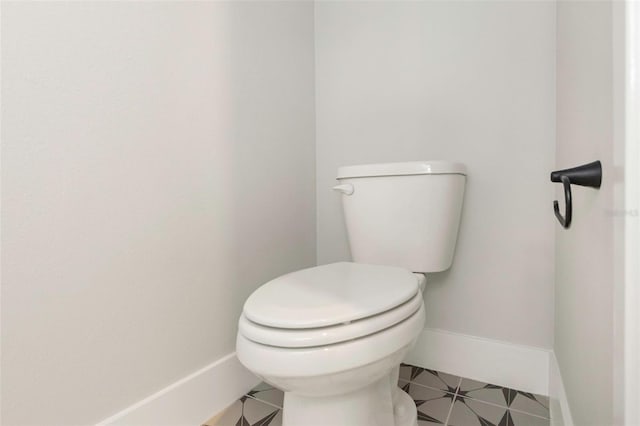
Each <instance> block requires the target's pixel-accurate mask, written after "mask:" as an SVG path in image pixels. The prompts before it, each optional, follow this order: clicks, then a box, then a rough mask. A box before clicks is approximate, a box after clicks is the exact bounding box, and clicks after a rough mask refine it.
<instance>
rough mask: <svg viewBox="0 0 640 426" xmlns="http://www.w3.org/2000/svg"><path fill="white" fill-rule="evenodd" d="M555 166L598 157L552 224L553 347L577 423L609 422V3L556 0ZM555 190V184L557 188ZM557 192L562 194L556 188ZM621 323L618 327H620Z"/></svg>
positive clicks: (614, 250)
mask: <svg viewBox="0 0 640 426" xmlns="http://www.w3.org/2000/svg"><path fill="white" fill-rule="evenodd" d="M557 7H558V11H557V20H558V21H557V46H558V47H557V114H558V119H557V120H558V121H557V150H556V165H557V166H558V167H559V168H564V167H570V166H574V165H579V164H582V163H587V162H591V161H594V160H596V159H597V160H600V161H601V162H602V166H603V182H602V188H601V189H600V190H594V189H590V188H579V187H578V188H574V190H573V193H572V196H573V209H574V215H573V216H574V218H573V224H572V225H571V229H569V230H563V229H561V228H559V227H556V235H555V241H556V289H555V343H554V351H555V355H556V358H557V360H558V364H559V367H560V372H561V374H562V379H563V382H564V387H565V389H566V392H567V396H568V402H569V406H570V408H571V414H572V416H573V420H574V422H575V424H576V425H604V424H607V425H609V424H613V423H614V422H613V410H614V409H613V400H614V397H616V396H618V394H617V392H618V390H617V389H614V386H613V383H614V379H613V371H614V331H615V328H614V327H615V326H616V324H615V323H614V314H615V312H614V304H615V288H614V286H615V281H616V280H615V275H614V274H615V267H614V262H615V256H616V254H617V255H618V256H620V254H621V253H622V252H619V251H618V249H619V248H618V247H617V245H616V244H617V241H616V238H615V237H614V236H615V227H616V221H618V220H622V216H623V213H624V212H622V211H615V209H614V207H615V200H614V185H615V184H616V181H618V180H620V179H621V176H623V175H624V173H623V172H622V169H620V168H617V167H616V166H615V163H614V160H615V158H614V157H615V147H614V143H613V140H614V122H613V118H614V94H613V87H614V86H613V72H614V71H613V62H612V61H613V44H612V36H613V31H612V30H613V28H612V3H611V2H570V1H567V2H564V1H561V2H559V3H558V6H557ZM558 191H559V189H558ZM558 196H559V192H558ZM617 327H618V328H620V327H621V325H620V324H618V325H617Z"/></svg>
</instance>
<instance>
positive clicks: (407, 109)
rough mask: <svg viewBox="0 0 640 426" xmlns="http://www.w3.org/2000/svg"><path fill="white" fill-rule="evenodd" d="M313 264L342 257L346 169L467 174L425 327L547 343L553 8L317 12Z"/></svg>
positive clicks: (443, 6)
mask: <svg viewBox="0 0 640 426" xmlns="http://www.w3.org/2000/svg"><path fill="white" fill-rule="evenodd" d="M315 10H316V16H315V25H316V31H315V35H316V120H317V121H316V129H317V133H316V135H317V147H316V150H317V208H318V262H319V263H326V262H332V261H336V260H340V259H348V258H349V251H348V245H347V240H346V234H345V230H344V223H343V219H342V211H341V205H340V197H339V196H338V195H337V194H335V193H332V191H331V186H332V185H333V184H334V182H335V181H334V177H335V173H336V169H337V167H339V166H341V165H349V164H359V163H369V162H389V161H407V160H429V159H432V160H434V159H448V160H457V161H461V162H463V163H465V164H466V165H467V167H468V169H469V175H468V181H467V187H466V194H465V201H464V207H463V214H462V223H461V228H460V234H459V240H458V246H457V251H456V256H455V259H454V263H453V267H452V268H451V269H450V270H449V271H447V272H444V273H439V274H433V275H431V276H430V277H429V282H428V284H427V290H426V295H425V301H426V306H427V326H428V327H432V328H440V329H446V330H449V331H454V332H460V333H464V334H470V335H475V336H483V337H488V338H492V339H498V340H504V341H509V342H513V343H519V344H525V345H533V346H539V347H544V348H550V347H551V346H552V341H553V335H552V329H553V276H554V272H553V262H554V241H553V227H554V226H555V218H554V216H553V211H552V207H551V201H552V196H553V189H552V186H551V185H550V183H549V171H550V170H551V169H552V167H553V166H554V155H555V152H554V150H555V121H554V120H555V89H554V85H555V56H554V53H555V4H554V3H553V2H368V3H367V2H318V3H317V4H316V9H315Z"/></svg>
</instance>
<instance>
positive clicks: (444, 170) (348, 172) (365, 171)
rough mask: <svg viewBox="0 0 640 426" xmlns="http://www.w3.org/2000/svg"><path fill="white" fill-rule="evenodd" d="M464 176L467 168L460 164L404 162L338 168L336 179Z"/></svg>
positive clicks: (448, 162)
mask: <svg viewBox="0 0 640 426" xmlns="http://www.w3.org/2000/svg"><path fill="white" fill-rule="evenodd" d="M446 174H458V175H466V174H467V168H466V167H465V165H464V164H462V163H454V162H451V161H440V160H438V161H406V162H402V163H378V164H360V165H356V166H343V167H339V168H338V176H337V177H336V179H348V178H358V177H373V176H407V175H446Z"/></svg>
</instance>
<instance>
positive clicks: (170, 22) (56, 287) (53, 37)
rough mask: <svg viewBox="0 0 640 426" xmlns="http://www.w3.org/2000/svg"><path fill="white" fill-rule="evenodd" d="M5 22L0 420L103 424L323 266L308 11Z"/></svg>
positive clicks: (36, 17)
mask: <svg viewBox="0 0 640 426" xmlns="http://www.w3.org/2000/svg"><path fill="white" fill-rule="evenodd" d="M2 8H3V10H2V55H3V57H2V60H3V63H2V122H3V126H2V196H3V200H2V249H3V250H2V273H3V277H2V278H3V282H2V373H3V374H2V389H3V394H2V397H3V399H2V408H3V410H2V416H3V417H2V423H3V424H7V425H26V424H32V425H35V424H48V425H54V424H55V425H63V424H64V425H70V424H89V423H95V422H96V421H98V420H100V419H102V418H105V417H107V416H108V415H111V414H113V413H115V412H116V411H118V410H120V409H122V408H124V407H125V406H128V405H129V404H131V403H133V402H135V401H137V400H139V399H141V398H143V397H146V396H148V395H149V394H151V393H153V392H154V391H156V390H158V389H161V388H163V387H165V386H166V385H168V384H169V383H172V382H174V381H175V380H177V379H179V378H182V377H184V376H186V375H187V374H189V373H191V372H193V371H195V370H197V369H198V368H200V367H202V366H204V365H206V364H208V363H210V362H212V361H213V360H216V359H219V358H221V357H222V356H223V355H226V354H228V353H230V352H232V351H233V350H234V347H235V332H236V320H237V317H238V315H239V313H240V309H241V306H242V303H243V301H244V299H245V298H246V297H247V296H248V294H249V293H250V292H251V291H252V290H253V289H254V288H256V287H257V286H258V285H259V284H261V283H263V282H264V281H266V280H268V279H270V278H272V277H275V276H277V275H279V274H282V273H284V272H286V271H290V270H292V269H297V268H302V267H306V266H310V265H313V264H314V263H315V199H314V189H315V187H314V181H315V160H314V100H313V96H314V95H313V84H314V81H313V78H314V77H313V75H314V71H313V66H314V62H313V61H314V57H313V6H312V5H311V4H309V3H290V2H281V3H275V2H269V3H247V2H244V3H220V2H215V3H213V2H211V3H199V2H189V3H167V2H138V3H130V2H124V3H122V2H115V3H112V2H103V3H95V2H94V3H79V2H66V3H27V2H22V3H9V2H3V4H2ZM203 420H205V419H203Z"/></svg>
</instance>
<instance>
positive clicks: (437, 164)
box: [236, 161, 466, 426]
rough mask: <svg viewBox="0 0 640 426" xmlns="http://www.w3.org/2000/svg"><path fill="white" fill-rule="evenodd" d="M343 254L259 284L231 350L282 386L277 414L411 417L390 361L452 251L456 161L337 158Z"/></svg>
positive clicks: (457, 199) (365, 422) (336, 424)
mask: <svg viewBox="0 0 640 426" xmlns="http://www.w3.org/2000/svg"><path fill="white" fill-rule="evenodd" d="M337 180H338V183H339V184H338V185H337V186H335V187H334V188H333V189H334V190H336V191H337V192H339V193H341V194H342V195H341V197H342V205H343V211H344V218H345V223H346V228H347V235H348V238H349V245H350V248H351V254H352V257H353V262H338V263H331V264H328V265H321V266H316V267H313V268H308V269H303V270H299V271H295V272H291V273H289V274H286V275H283V276H280V277H278V278H275V279H273V280H271V281H269V282H268V283H266V284H263V285H262V286H261V287H259V288H258V289H257V290H256V291H254V292H253V294H251V296H249V298H248V299H247V301H246V303H245V305H244V308H243V311H242V314H241V316H240V319H239V322H238V335H237V340H236V352H237V356H238V359H239V360H240V362H241V363H242V364H243V365H244V366H245V367H246V368H247V369H249V370H250V371H252V372H253V373H254V374H256V375H257V376H258V377H260V378H261V379H263V380H264V381H265V382H267V383H270V384H271V385H273V386H275V387H277V388H279V389H282V390H283V391H284V405H283V426H315V425H317V426H374V425H376V426H416V425H417V411H416V406H415V404H414V402H413V400H412V399H411V397H409V395H407V394H406V393H405V392H404V391H402V390H401V389H400V388H399V387H398V385H397V383H398V373H399V366H400V363H401V362H402V360H403V358H404V357H405V355H406V354H407V352H408V351H409V349H410V348H411V347H412V345H413V344H414V343H415V341H416V339H417V337H418V335H419V334H420V332H421V331H422V330H423V327H424V323H425V307H424V301H423V297H422V290H423V289H424V285H425V283H426V276H425V274H426V273H430V272H438V271H443V270H446V269H448V268H449V267H450V266H451V264H452V261H453V255H454V251H455V246H456V240H457V234H458V225H459V222H460V214H461V211H462V200H463V195H464V186H465V181H466V168H465V167H464V165H462V164H459V163H452V162H447V161H414V162H405V163H384V164H368V165H357V166H346V167H340V168H339V169H338V175H337Z"/></svg>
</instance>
